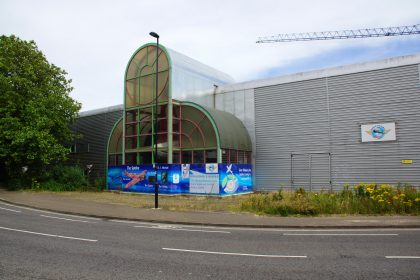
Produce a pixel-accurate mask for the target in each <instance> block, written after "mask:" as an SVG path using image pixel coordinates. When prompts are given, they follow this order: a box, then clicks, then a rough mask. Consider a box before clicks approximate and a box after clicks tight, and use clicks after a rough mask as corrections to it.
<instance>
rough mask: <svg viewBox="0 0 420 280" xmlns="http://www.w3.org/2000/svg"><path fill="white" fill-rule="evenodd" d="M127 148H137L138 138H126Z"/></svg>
mask: <svg viewBox="0 0 420 280" xmlns="http://www.w3.org/2000/svg"><path fill="white" fill-rule="evenodd" d="M125 148H126V149H135V148H137V136H132V137H126V138H125Z"/></svg>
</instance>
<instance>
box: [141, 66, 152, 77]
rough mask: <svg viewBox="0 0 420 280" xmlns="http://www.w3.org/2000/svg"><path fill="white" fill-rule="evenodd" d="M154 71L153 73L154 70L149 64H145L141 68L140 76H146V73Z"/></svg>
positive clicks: (150, 73)
mask: <svg viewBox="0 0 420 280" xmlns="http://www.w3.org/2000/svg"><path fill="white" fill-rule="evenodd" d="M154 73H155V71H154V69H153V67H151V66H150V65H147V66H145V67H144V68H143V69H142V70H141V76H148V75H152V74H154Z"/></svg>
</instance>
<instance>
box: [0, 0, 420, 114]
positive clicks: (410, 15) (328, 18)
mask: <svg viewBox="0 0 420 280" xmlns="http://www.w3.org/2000/svg"><path fill="white" fill-rule="evenodd" d="M419 23H420V1H419V0H412V1H410V0H394V1H390V0H378V1H368V0H351V1H338V0H336V1H322V0H317V1H310V0H308V1H303V0H293V1H280V0H277V1H276V0H273V1H267V0H259V1H250V0H231V1H229V0H224V1H219V0H210V1H206V0H175V1H169V0H168V1H159V0H149V1H143V0H137V1H135V0H133V1H131V0H119V1H116V0H113V1H107V0H101V1H89V0H80V1H79V0H68V1H64V0H52V1H42V0H38V1H31V0H26V1H25V0H0V34H3V35H11V34H14V35H16V36H18V37H20V38H21V39H23V40H34V41H35V42H36V43H37V45H38V47H39V49H40V50H41V51H42V52H43V53H44V54H45V55H46V57H47V59H48V60H49V61H50V62H51V63H54V64H56V65H58V66H59V67H61V68H63V69H65V70H66V71H67V72H68V77H69V78H71V79H72V80H73V86H74V88H75V89H74V91H73V92H72V94H71V96H72V97H73V98H75V99H76V100H77V101H79V102H81V103H82V105H83V108H82V111H86V110H91V109H97V108H102V107H107V106H111V105H117V104H121V103H122V102H123V79H124V71H125V67H126V65H127V63H128V60H129V59H130V57H131V55H132V54H133V52H134V51H135V50H136V49H137V48H138V47H140V46H141V45H143V44H145V43H148V42H153V41H154V39H153V38H152V37H150V36H149V35H148V34H149V32H150V31H155V32H157V33H158V34H159V35H160V36H161V38H160V43H161V44H163V45H165V46H166V47H169V48H171V49H174V50H176V51H178V52H181V53H183V54H185V55H187V56H190V57H192V58H194V59H196V60H198V61H201V62H203V63H205V64H208V65H210V66H212V67H214V68H216V69H219V70H221V71H223V72H225V73H227V74H229V75H231V76H232V77H233V78H234V79H235V81H237V82H241V81H247V80H253V79H260V78H267V77H273V76H278V75H284V74H290V73H296V72H302V71H308V70H315V69H321V68H327V67H333V66H338V65H343V64H351V63H357V62H365V61H370V60H377V59H383V58H387V57H393V56H400V55H407V54H413V53H417V52H420V35H414V36H399V37H392V38H391V37H387V38H373V39H352V40H334V41H316V42H315V41H313V42H295V43H276V44H256V43H255V41H256V40H257V38H258V37H259V36H265V35H275V34H279V33H295V32H308V31H325V30H344V29H359V28H372V27H388V26H401V25H414V24H419Z"/></svg>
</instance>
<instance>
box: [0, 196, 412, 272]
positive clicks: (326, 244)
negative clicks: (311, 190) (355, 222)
mask: <svg viewBox="0 0 420 280" xmlns="http://www.w3.org/2000/svg"><path fill="white" fill-rule="evenodd" d="M157 211H158V210H157ZM0 279H420V229H365V230H362V229H358V230H357V229H347V230H344V229H335V230H334V229H328V230H321V229H320V230H314V229H311V230H302V229H300V230H299V229H246V228H220V227H198V226H182V225H168V224H151V223H140V222H129V221H118V220H103V219H94V218H88V217H81V216H72V215H63V214H57V213H52V212H46V211H39V210H34V209H29V208H24V207H18V206H13V205H9V204H6V203H2V202H0Z"/></svg>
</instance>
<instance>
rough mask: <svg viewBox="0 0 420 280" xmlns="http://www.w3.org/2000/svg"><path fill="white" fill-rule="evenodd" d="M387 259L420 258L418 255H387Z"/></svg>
mask: <svg viewBox="0 0 420 280" xmlns="http://www.w3.org/2000/svg"><path fill="white" fill-rule="evenodd" d="M385 258H387V259H420V257H418V256H385Z"/></svg>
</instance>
